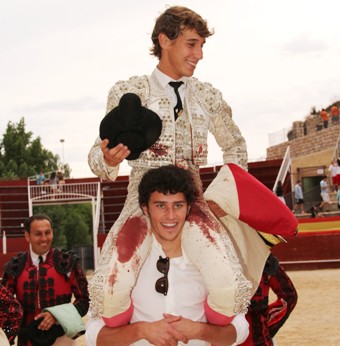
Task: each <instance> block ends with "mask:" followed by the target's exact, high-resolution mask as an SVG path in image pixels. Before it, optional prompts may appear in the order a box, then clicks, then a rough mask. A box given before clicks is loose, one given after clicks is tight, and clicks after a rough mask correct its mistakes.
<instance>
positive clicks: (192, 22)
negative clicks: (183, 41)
mask: <svg viewBox="0 0 340 346" xmlns="http://www.w3.org/2000/svg"><path fill="white" fill-rule="evenodd" d="M187 29H189V30H195V31H196V32H197V33H198V35H200V36H201V37H203V38H207V37H209V36H211V35H213V34H214V31H213V30H211V31H210V30H209V28H208V24H207V21H206V20H204V19H203V18H202V17H201V16H200V15H199V14H197V13H196V12H194V11H192V10H190V9H189V8H187V7H182V6H173V7H169V8H168V9H167V10H166V11H165V12H164V13H162V14H161V15H160V16H159V17H158V18H157V19H156V23H155V26H154V29H153V32H152V35H151V40H152V43H153V46H152V47H151V49H150V52H151V53H150V54H151V55H154V56H156V57H158V59H160V58H161V56H162V48H161V46H160V44H159V42H158V35H159V34H161V33H163V34H165V35H166V36H167V37H168V38H169V39H170V40H175V39H176V38H177V37H178V36H179V35H180V33H181V32H182V31H183V30H187Z"/></svg>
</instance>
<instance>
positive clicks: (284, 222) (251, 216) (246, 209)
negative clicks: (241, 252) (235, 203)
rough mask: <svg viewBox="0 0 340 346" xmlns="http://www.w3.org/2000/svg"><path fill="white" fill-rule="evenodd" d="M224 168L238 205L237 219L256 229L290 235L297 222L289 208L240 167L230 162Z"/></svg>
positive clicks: (283, 235)
mask: <svg viewBox="0 0 340 346" xmlns="http://www.w3.org/2000/svg"><path fill="white" fill-rule="evenodd" d="M228 167H229V168H230V170H231V172H232V173H233V176H234V179H235V183H236V188H237V193H238V199H239V206H240V217H239V219H240V220H241V221H243V222H245V223H247V224H248V225H249V226H250V227H252V228H254V229H255V230H257V231H261V232H265V233H269V234H276V235H280V236H282V237H293V236H294V235H295V232H296V229H297V226H298V221H297V219H296V217H295V216H294V214H293V213H292V212H291V210H290V209H289V208H288V207H287V206H286V205H285V204H284V203H282V201H281V200H280V199H279V198H277V196H276V195H275V194H274V193H273V192H272V191H271V190H269V189H268V188H267V187H266V186H265V185H263V184H262V183H261V182H260V181H259V180H257V179H256V178H255V177H253V176H252V175H251V174H249V173H248V172H246V171H245V170H244V169H242V168H241V167H240V166H238V165H235V164H231V163H230V164H228Z"/></svg>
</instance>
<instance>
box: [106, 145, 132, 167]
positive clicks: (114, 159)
mask: <svg viewBox="0 0 340 346" xmlns="http://www.w3.org/2000/svg"><path fill="white" fill-rule="evenodd" d="M108 144H109V140H108V139H104V140H103V141H102V142H101V144H100V149H101V151H102V152H103V154H104V160H105V162H106V163H107V164H108V165H109V166H110V167H115V166H117V165H119V164H120V163H121V162H122V161H123V160H125V159H126V158H127V157H128V156H129V155H130V150H129V149H128V147H127V146H125V145H123V144H118V145H116V146H115V147H113V148H111V149H109V148H108V147H107V145H108Z"/></svg>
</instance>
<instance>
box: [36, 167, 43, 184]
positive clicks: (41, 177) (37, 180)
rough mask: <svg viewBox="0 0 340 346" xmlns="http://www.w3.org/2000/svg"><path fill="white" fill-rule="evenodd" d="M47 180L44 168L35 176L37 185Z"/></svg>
mask: <svg viewBox="0 0 340 346" xmlns="http://www.w3.org/2000/svg"><path fill="white" fill-rule="evenodd" d="M44 182H45V175H44V173H43V171H42V170H40V172H39V174H37V175H36V176H35V183H36V184H37V185H43V184H44Z"/></svg>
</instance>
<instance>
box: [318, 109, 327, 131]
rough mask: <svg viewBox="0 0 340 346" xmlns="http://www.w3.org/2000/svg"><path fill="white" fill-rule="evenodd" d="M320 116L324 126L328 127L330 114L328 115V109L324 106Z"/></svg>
mask: <svg viewBox="0 0 340 346" xmlns="http://www.w3.org/2000/svg"><path fill="white" fill-rule="evenodd" d="M320 116H321V120H322V122H323V127H324V128H325V129H327V127H328V119H329V115H328V113H327V111H326V110H325V109H324V108H322V110H321V113H320Z"/></svg>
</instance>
